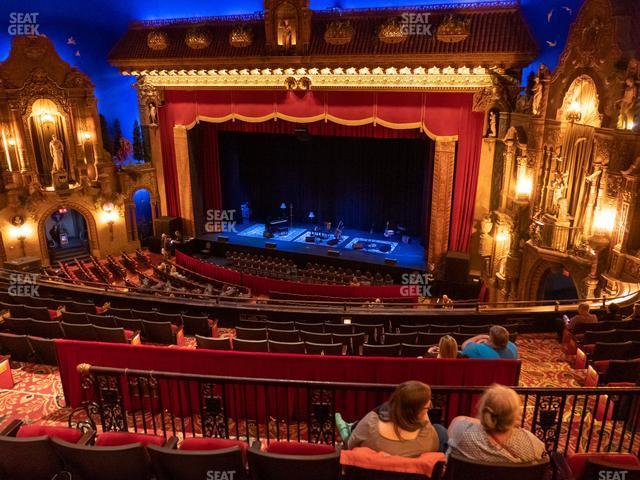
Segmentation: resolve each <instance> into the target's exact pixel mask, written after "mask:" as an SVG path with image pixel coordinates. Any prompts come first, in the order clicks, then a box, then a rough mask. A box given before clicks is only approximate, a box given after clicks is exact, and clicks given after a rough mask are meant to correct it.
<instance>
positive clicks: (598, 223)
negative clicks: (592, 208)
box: [593, 207, 618, 236]
mask: <svg viewBox="0 0 640 480" xmlns="http://www.w3.org/2000/svg"><path fill="white" fill-rule="evenodd" d="M617 214H618V212H617V211H616V210H615V209H614V208H611V207H604V208H599V209H598V210H597V211H596V214H595V215H594V217H593V232H594V234H596V235H601V236H607V235H611V233H613V230H614V228H615V226H616V216H617Z"/></svg>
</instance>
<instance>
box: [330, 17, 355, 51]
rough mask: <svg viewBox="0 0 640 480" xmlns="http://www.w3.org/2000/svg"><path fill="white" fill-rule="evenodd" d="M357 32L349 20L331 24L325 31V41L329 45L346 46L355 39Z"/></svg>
mask: <svg viewBox="0 0 640 480" xmlns="http://www.w3.org/2000/svg"><path fill="white" fill-rule="evenodd" d="M354 33H355V30H354V28H353V25H352V24H351V22H350V21H349V20H340V21H335V22H331V23H330V24H329V25H327V29H326V30H325V31H324V41H325V42H327V43H328V44H329V45H346V44H348V43H349V42H351V40H352V39H353V35H354Z"/></svg>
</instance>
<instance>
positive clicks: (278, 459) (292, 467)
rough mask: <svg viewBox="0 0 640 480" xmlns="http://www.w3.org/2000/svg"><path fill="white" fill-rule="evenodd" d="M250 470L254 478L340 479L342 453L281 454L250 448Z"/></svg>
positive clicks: (262, 479)
mask: <svg viewBox="0 0 640 480" xmlns="http://www.w3.org/2000/svg"><path fill="white" fill-rule="evenodd" d="M247 455H248V459H249V470H250V471H251V475H252V477H253V479H254V480H273V479H278V480H299V479H301V478H303V479H304V480H338V479H339V478H340V454H339V453H338V452H335V453H330V454H326V455H280V454H275V453H267V452H262V451H259V450H256V449H253V448H251V449H249V451H248V452H247Z"/></svg>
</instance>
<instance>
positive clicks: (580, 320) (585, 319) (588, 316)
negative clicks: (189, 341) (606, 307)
mask: <svg viewBox="0 0 640 480" xmlns="http://www.w3.org/2000/svg"><path fill="white" fill-rule="evenodd" d="M590 308H591V307H590V306H589V304H588V303H586V302H583V303H581V304H580V305H578V314H577V315H574V316H573V317H571V318H568V317H567V316H566V315H564V316H563V323H562V325H561V327H562V328H561V330H564V327H566V328H568V329H569V331H570V332H573V330H574V329H575V328H576V327H577V326H578V325H582V324H585V323H598V317H596V316H595V315H594V314H593V313H589V310H590ZM561 335H562V334H561Z"/></svg>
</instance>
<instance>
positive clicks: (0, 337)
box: [0, 333, 35, 362]
mask: <svg viewBox="0 0 640 480" xmlns="http://www.w3.org/2000/svg"><path fill="white" fill-rule="evenodd" d="M0 347H2V350H3V351H5V352H6V353H8V354H9V355H11V360H15V361H18V362H31V361H33V358H34V355H35V353H34V352H33V348H32V347H31V343H30V342H29V339H28V338H27V336H26V335H13V334H11V333H0Z"/></svg>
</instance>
